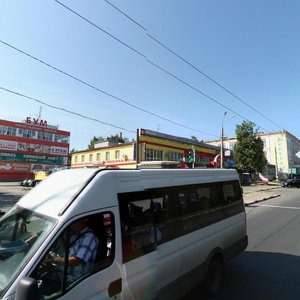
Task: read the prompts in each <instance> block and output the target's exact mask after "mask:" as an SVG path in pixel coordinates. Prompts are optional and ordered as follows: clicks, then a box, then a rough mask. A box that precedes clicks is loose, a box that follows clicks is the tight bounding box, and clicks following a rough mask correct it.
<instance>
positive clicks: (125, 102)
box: [0, 40, 218, 137]
mask: <svg viewBox="0 0 300 300" xmlns="http://www.w3.org/2000/svg"><path fill="white" fill-rule="evenodd" d="M0 42H1V43H2V44H4V45H6V46H8V47H10V48H11V49H14V50H15V51H17V52H19V53H22V54H23V55H25V56H27V57H29V58H31V59H34V60H35V61H37V62H39V63H41V64H43V65H45V66H47V67H49V68H51V69H53V70H55V71H57V72H59V73H62V74H64V75H66V76H68V77H70V78H72V79H74V80H76V81H78V82H80V83H82V84H84V85H86V86H88V87H89V88H91V89H94V90H96V91H97V92H100V93H102V94H104V95H106V96H108V97H110V98H113V99H115V100H117V101H119V102H122V103H124V104H126V105H129V106H131V107H132V108H135V109H137V110H140V111H142V112H144V113H147V114H149V115H152V116H154V117H157V118H159V119H161V120H164V121H166V122H169V123H172V124H174V125H177V126H180V127H182V128H186V129H189V130H193V131H195V132H199V133H202V134H205V135H209V136H214V137H218V135H215V134H211V133H208V132H205V131H201V130H197V129H195V128H192V127H189V126H186V125H184V124H180V123H178V122H175V121H172V120H170V119H168V118H165V117H163V116H160V115H158V114H156V113H153V112H151V111H149V110H146V109H144V108H141V107H139V106H137V105H134V104H132V103H130V102H128V101H126V100H124V99H122V98H119V97H117V96H114V95H112V94H111V93H108V92H106V91H104V90H102V89H100V88H98V87H96V86H94V85H92V84H90V83H88V82H86V81H84V80H82V79H80V78H78V77H76V76H74V75H71V74H70V73H67V72H65V71H63V70H61V69H59V68H57V67H55V66H53V65H51V64H49V63H47V62H45V61H43V60H41V59H39V58H37V57H35V56H33V55H31V54H29V53H27V52H25V51H23V50H21V49H19V48H17V47H15V46H13V45H11V44H9V43H6V42H4V41H2V40H0Z"/></svg>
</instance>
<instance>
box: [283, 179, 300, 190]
mask: <svg viewBox="0 0 300 300" xmlns="http://www.w3.org/2000/svg"><path fill="white" fill-rule="evenodd" d="M281 185H282V186H283V187H288V188H290V187H297V188H300V179H296V178H295V179H287V180H284V181H282V183H281Z"/></svg>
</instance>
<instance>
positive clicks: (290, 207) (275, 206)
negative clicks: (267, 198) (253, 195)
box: [249, 204, 300, 209]
mask: <svg viewBox="0 0 300 300" xmlns="http://www.w3.org/2000/svg"><path fill="white" fill-rule="evenodd" d="M249 206H250V207H251V206H263V207H271V208H287V209H300V207H295V206H279V205H267V204H253V205H249Z"/></svg>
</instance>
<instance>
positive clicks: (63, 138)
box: [54, 134, 69, 143]
mask: <svg viewBox="0 0 300 300" xmlns="http://www.w3.org/2000/svg"><path fill="white" fill-rule="evenodd" d="M54 141H55V142H59V143H69V137H68V136H65V135H60V134H55V135H54Z"/></svg>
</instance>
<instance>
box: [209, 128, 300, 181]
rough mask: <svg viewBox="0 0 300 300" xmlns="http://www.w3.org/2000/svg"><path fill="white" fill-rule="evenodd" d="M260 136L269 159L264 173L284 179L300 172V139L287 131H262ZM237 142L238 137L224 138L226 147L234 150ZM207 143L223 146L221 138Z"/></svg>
mask: <svg viewBox="0 0 300 300" xmlns="http://www.w3.org/2000/svg"><path fill="white" fill-rule="evenodd" d="M258 136H259V137H260V138H261V139H262V141H263V143H264V153H265V157H266V159H267V161H268V165H267V166H266V167H265V168H264V173H265V174H264V175H266V176H268V177H274V178H275V177H276V178H278V179H282V178H285V177H287V176H293V175H299V174H300V140H299V139H297V138H296V137H295V136H294V135H292V134H290V133H289V132H287V131H278V132H273V133H260V134H258ZM236 142H237V140H236V138H224V140H223V145H224V149H230V150H233V149H234V146H235V144H236ZM206 143H207V144H210V145H213V146H219V147H220V146H221V140H214V141H206ZM225 153H226V151H225ZM225 155H226V154H225Z"/></svg>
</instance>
